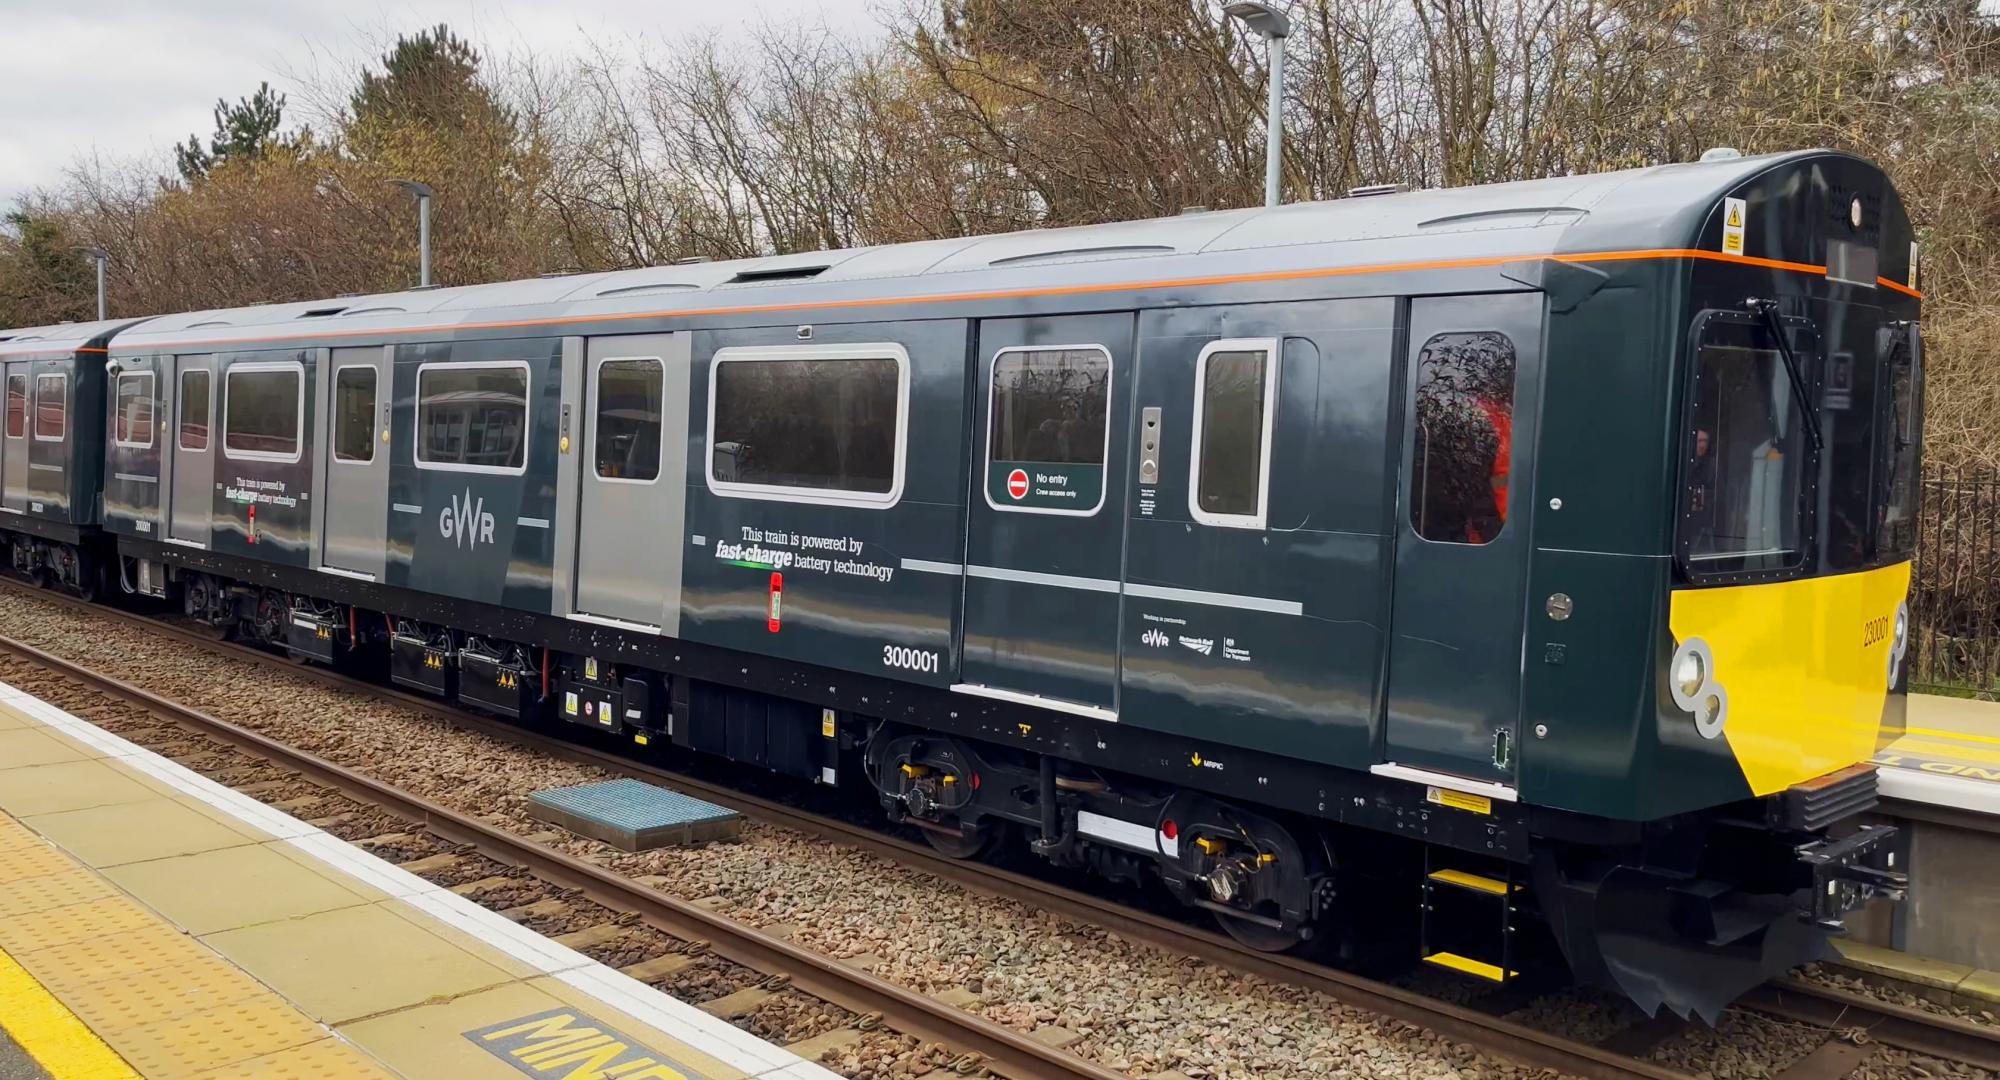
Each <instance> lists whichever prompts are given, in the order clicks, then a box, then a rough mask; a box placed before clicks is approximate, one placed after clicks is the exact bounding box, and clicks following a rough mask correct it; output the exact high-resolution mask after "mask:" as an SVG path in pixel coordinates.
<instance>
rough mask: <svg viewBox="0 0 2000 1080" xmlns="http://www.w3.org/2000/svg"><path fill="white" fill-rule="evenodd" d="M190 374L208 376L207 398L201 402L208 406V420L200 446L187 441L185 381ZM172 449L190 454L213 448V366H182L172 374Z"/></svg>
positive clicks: (201, 452) (202, 452) (206, 451)
mask: <svg viewBox="0 0 2000 1080" xmlns="http://www.w3.org/2000/svg"><path fill="white" fill-rule="evenodd" d="M190 375H206V376H207V377H208V379H207V382H208V400H207V401H204V402H202V404H203V405H206V406H207V407H208V420H207V427H206V429H205V430H204V431H203V433H202V439H203V441H202V444H201V445H200V446H189V445H188V442H187V402H188V395H187V381H188V376H190ZM174 449H175V450H185V451H187V452H188V453H190V454H206V453H208V452H209V451H211V450H213V449H215V368H213V367H184V368H181V369H180V370H179V371H177V372H175V374H174Z"/></svg>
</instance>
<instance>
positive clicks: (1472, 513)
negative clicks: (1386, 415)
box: [1410, 330, 1518, 544]
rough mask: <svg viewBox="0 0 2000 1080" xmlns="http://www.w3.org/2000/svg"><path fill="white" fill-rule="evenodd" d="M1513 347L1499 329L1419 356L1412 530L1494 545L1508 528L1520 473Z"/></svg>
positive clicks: (1430, 344)
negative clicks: (1510, 495) (1516, 449)
mask: <svg viewBox="0 0 2000 1080" xmlns="http://www.w3.org/2000/svg"><path fill="white" fill-rule="evenodd" d="M1517 366H1518V365H1517V361H1516V356H1515V353H1514V342H1513V340H1512V339H1511V338H1509V337H1508V336H1507V335H1505V334H1502V333H1499V332H1497V331H1492V330H1475V331H1463V332H1455V333H1448V334H1439V335H1437V336H1436V337H1433V338H1431V339H1430V340H1429V341H1427V342H1425V343H1424V347H1423V350H1422V351H1421V352H1419V353H1418V354H1417V392H1416V400H1415V409H1414V415H1415V417H1416V432H1415V437H1416V453H1415V454H1414V455H1413V457H1412V458H1411V462H1410V527H1411V528H1412V529H1414V530H1416V533H1417V535H1418V536H1421V537H1423V538H1424V539H1426V540H1435V541H1438V542H1440V543H1447V544H1490V543H1492V542H1493V539H1494V538H1495V537H1497V536H1499V535H1500V531H1501V530H1502V529H1504V528H1506V526H1507V509H1508V489H1509V486H1510V481H1511V479H1512V475H1513V469H1514V375H1515V370H1516V368H1517Z"/></svg>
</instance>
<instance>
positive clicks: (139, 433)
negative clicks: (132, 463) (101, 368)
mask: <svg viewBox="0 0 2000 1080" xmlns="http://www.w3.org/2000/svg"><path fill="white" fill-rule="evenodd" d="M115 401H116V404H117V408H118V412H117V413H116V415H114V416H113V417H112V423H111V437H112V440H113V441H114V442H116V443H117V444H118V445H119V446H124V447H130V448H134V449H145V448H147V447H150V446H152V445H153V373H152V372H150V371H137V372H132V371H128V372H125V373H123V374H121V375H119V376H118V384H117V393H116V397H115Z"/></svg>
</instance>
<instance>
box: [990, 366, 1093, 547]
mask: <svg viewBox="0 0 2000 1080" xmlns="http://www.w3.org/2000/svg"><path fill="white" fill-rule="evenodd" d="M990 393H991V402H990V408H989V409H988V413H987V423H988V427H989V436H988V439H987V448H986V502H987V504H988V505H990V506H992V507H993V508H994V509H995V510H1020V511H1026V512H1031V513H1033V512H1042V513H1063V514H1074V515H1079V516H1088V515H1091V514H1095V513H1096V512H1097V511H1098V508H1099V507H1101V506H1103V505H1104V459H1105V455H1106V453H1107V451H1108V450H1109V449H1110V439H1111V422H1110V419H1111V418H1110V405H1111V354H1110V353H1109V352H1108V351H1106V350H1105V348H1104V347H1103V346H1101V345H1085V346H1071V347H1065V348H1055V349H1048V348H1032V349H1004V350H1002V351H1000V352H999V353H997V354H996V355H995V356H994V357H993V382H992V385H991V387H990Z"/></svg>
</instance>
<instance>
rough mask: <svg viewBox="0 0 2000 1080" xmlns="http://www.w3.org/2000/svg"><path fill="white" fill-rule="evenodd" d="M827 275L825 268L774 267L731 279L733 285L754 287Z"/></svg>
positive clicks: (752, 271) (738, 275)
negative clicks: (755, 285) (753, 285)
mask: <svg viewBox="0 0 2000 1080" xmlns="http://www.w3.org/2000/svg"><path fill="white" fill-rule="evenodd" d="M824 273H826V267H825V266H823V265H822V266H774V267H772V268H771V269H769V270H745V271H743V272H742V273H739V274H737V275H736V276H735V277H733V278H730V279H729V281H728V284H731V285H752V284H757V283H760V282H766V281H804V280H805V279H807V278H815V277H818V276H820V275H821V274H824Z"/></svg>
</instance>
